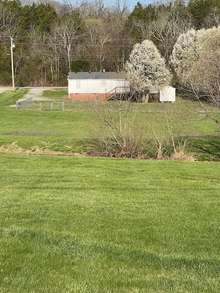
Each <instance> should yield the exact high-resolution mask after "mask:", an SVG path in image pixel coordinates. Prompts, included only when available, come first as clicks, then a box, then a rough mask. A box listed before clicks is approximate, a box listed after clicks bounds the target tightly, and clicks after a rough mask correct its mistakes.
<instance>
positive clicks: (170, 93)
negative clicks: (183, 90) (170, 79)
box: [160, 86, 176, 103]
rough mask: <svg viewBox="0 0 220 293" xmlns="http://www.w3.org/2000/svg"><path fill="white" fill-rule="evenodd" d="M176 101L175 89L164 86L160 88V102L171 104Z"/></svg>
mask: <svg viewBox="0 0 220 293" xmlns="http://www.w3.org/2000/svg"><path fill="white" fill-rule="evenodd" d="M175 101H176V89H175V88H174V87H172V86H164V87H161V88H160V102H161V103H164V102H171V103H174V102H175Z"/></svg>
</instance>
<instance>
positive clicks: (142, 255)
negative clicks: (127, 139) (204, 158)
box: [0, 156, 220, 293]
mask: <svg viewBox="0 0 220 293" xmlns="http://www.w3.org/2000/svg"><path fill="white" fill-rule="evenodd" d="M0 166H1V168H0V207H1V213H0V234H1V237H0V292H24V293H25V292H51V293H55V292H58V293H60V292H95V293H97V292H100V293H103V292H175V293H176V292H200V293H201V292H207V293H210V292H220V281H219V280H220V279H219V277H220V228H219V222H220V198H219V195H220V181H219V178H220V164H219V163H189V162H185V163H184V162H168V161H162V162H159V161H129V160H111V159H92V158H90V159H86V158H62V157H60V158H48V157H28V156H27V157H25V156H24V157H23V156H0Z"/></svg>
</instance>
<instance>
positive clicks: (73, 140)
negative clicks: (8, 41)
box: [0, 89, 219, 158]
mask: <svg viewBox="0 0 220 293" xmlns="http://www.w3.org/2000/svg"><path fill="white" fill-rule="evenodd" d="M25 92H26V91H24V90H18V91H15V92H6V93H4V94H1V95H0V145H7V144H12V143H16V144H17V145H19V146H20V147H22V148H25V149H30V148H33V147H36V146H37V147H40V148H47V149H51V150H57V151H66V152H68V151H71V152H86V151H89V150H91V149H92V148H93V147H94V145H92V143H93V142H94V140H95V139H97V137H98V136H99V135H102V132H101V130H99V129H100V126H101V125H102V124H103V121H101V120H100V119H99V117H98V115H97V111H96V109H95V106H94V104H91V103H79V102H70V101H69V100H68V101H67V98H66V97H65V93H66V90H65V89H61V90H57V91H45V92H44V96H46V97H49V98H50V99H54V100H55V101H59V100H61V101H63V100H64V101H65V105H67V106H65V108H66V111H64V112H62V111H39V107H38V106H36V108H32V109H24V110H19V111H18V110H16V109H15V108H14V107H11V105H14V104H15V102H16V100H18V99H19V98H21V97H23V95H24V94H25ZM58 108H59V107H58ZM115 108H117V103H115ZM133 108H134V111H136V113H137V114H136V116H137V119H136V121H137V120H138V121H137V126H136V127H137V129H138V128H140V129H142V128H143V129H144V131H145V134H144V136H146V139H148V138H149V137H150V135H152V129H153V130H154V133H156V135H157V136H165V137H166V136H167V134H168V130H167V119H169V123H170V126H171V128H172V131H173V132H174V135H178V136H185V137H190V138H192V137H193V138H194V137H195V138H197V137H200V138H201V137H202V138H203V137H206V136H210V137H211V139H210V138H208V140H206V144H207V145H209V142H210V140H212V136H216V135H218V134H219V126H218V125H217V124H216V123H215V122H214V121H212V120H211V119H208V118H207V117H206V115H205V114H204V113H203V112H202V109H201V107H200V105H199V103H197V102H192V101H186V100H183V99H181V98H178V100H177V102H176V103H175V104H134V105H133ZM208 109H209V110H210V111H213V112H214V114H213V115H218V116H219V112H218V110H216V109H215V108H213V107H208ZM215 141H217V147H218V144H219V139H218V138H217V140H216V139H215ZM215 141H214V142H215ZM202 145H204V143H203V140H202ZM208 148H209V147H208ZM211 148H212V149H214V148H216V147H215V146H214V147H210V149H211ZM202 152H203V151H202ZM204 152H207V146H206V149H205V151H204ZM214 152H215V151H214ZM215 153H216V152H215ZM209 157H211V158H213V157H215V154H214V155H213V154H210V155H209V154H208V155H207V156H206V157H205V158H209ZM218 157H219V156H218Z"/></svg>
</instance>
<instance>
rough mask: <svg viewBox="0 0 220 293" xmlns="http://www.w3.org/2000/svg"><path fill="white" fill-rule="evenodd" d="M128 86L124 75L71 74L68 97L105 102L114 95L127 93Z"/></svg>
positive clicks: (111, 73)
mask: <svg viewBox="0 0 220 293" xmlns="http://www.w3.org/2000/svg"><path fill="white" fill-rule="evenodd" d="M129 91H130V84H129V82H128V81H127V80H126V78H125V74H124V73H117V72H91V73H89V72H79V73H73V72H71V73H70V74H69V76H68V93H69V97H70V98H72V99H74V100H80V101H88V100H96V99H100V100H106V99H109V98H111V97H112V96H113V95H114V94H116V93H117V94H120V93H128V92H129Z"/></svg>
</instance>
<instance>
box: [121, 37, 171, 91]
mask: <svg viewBox="0 0 220 293" xmlns="http://www.w3.org/2000/svg"><path fill="white" fill-rule="evenodd" d="M125 70H126V72H127V76H128V79H129V80H130V82H131V84H132V86H133V87H134V88H135V89H136V90H137V91H149V90H150V88H152V87H153V88H159V87H160V86H161V85H168V84H169V83H170V81H171V77H172V76H171V74H170V72H169V70H168V69H167V68H166V64H165V60H164V58H162V57H161V55H160V52H159V51H158V49H157V48H156V46H155V45H154V43H153V42H152V41H149V40H145V41H143V42H142V43H141V44H136V45H135V46H134V48H133V50H132V52H131V55H130V57H129V60H128V62H127V63H126V66H125Z"/></svg>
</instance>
